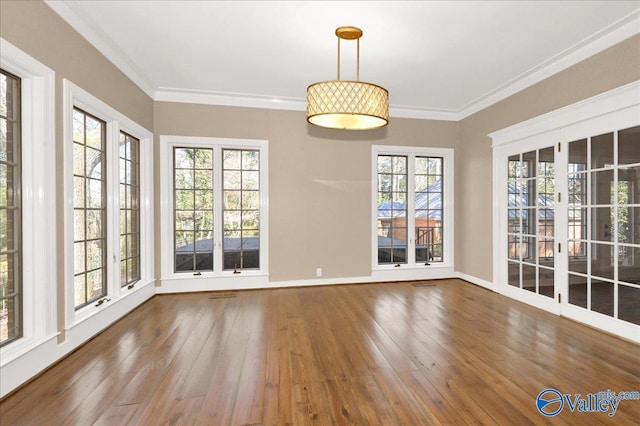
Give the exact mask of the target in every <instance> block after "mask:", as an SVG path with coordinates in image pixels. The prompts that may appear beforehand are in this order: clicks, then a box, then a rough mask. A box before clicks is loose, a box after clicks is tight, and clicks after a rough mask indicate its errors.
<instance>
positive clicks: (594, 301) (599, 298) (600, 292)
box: [591, 279, 614, 317]
mask: <svg viewBox="0 0 640 426" xmlns="http://www.w3.org/2000/svg"><path fill="white" fill-rule="evenodd" d="M613 292H614V284H613V283H612V282H608V281H600V280H596V279H592V280H591V310H592V311H595V312H600V313H601V314H605V315H608V316H610V317H612V316H613V296H614V294H613Z"/></svg>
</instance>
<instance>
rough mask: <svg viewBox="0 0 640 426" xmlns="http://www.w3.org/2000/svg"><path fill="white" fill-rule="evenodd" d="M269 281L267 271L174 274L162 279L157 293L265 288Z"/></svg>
mask: <svg viewBox="0 0 640 426" xmlns="http://www.w3.org/2000/svg"><path fill="white" fill-rule="evenodd" d="M268 283H269V274H268V273H267V272H265V271H242V272H241V273H239V274H234V273H233V271H224V272H218V273H203V274H202V275H193V273H192V272H190V273H185V274H172V275H170V276H167V277H164V278H162V279H161V280H160V286H159V287H157V288H156V293H186V292H193V291H219V290H246V289H252V288H264V287H265V286H266V285H267V284H268Z"/></svg>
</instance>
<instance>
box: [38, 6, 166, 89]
mask: <svg viewBox="0 0 640 426" xmlns="http://www.w3.org/2000/svg"><path fill="white" fill-rule="evenodd" d="M43 1H44V3H45V4H46V5H47V6H49V7H50V8H51V9H53V11H54V12H56V13H57V14H58V15H59V16H60V17H61V18H62V19H63V20H64V21H65V22H66V23H67V24H69V25H70V26H71V27H72V28H73V29H74V30H76V31H77V32H78V33H79V34H80V35H81V36H82V37H84V38H85V39H86V40H87V41H88V42H89V43H91V44H92V45H93V46H94V47H95V48H96V49H97V50H98V52H100V53H101V54H102V55H103V56H105V57H106V58H107V60H109V61H110V62H111V63H112V64H113V65H115V66H116V67H117V68H118V69H119V70H120V71H122V73H123V74H124V75H125V76H127V77H128V78H129V79H130V80H131V81H133V83H134V84H135V85H136V86H138V87H139V88H140V90H142V91H143V92H144V93H146V94H147V96H149V97H150V98H152V99H153V93H154V87H155V84H154V83H153V82H152V81H151V79H149V78H148V77H147V76H146V75H145V74H144V73H143V72H141V71H140V70H139V69H138V67H137V66H135V65H134V64H133V63H132V62H131V60H130V59H129V58H128V57H127V56H126V55H125V54H124V53H123V52H122V51H121V50H120V48H119V47H118V46H116V45H115V43H114V42H113V41H112V40H111V38H110V37H109V36H108V35H106V34H105V33H104V32H103V31H101V30H100V29H98V26H97V25H95V23H94V22H93V21H92V20H91V19H90V18H89V17H88V16H86V15H85V14H83V13H81V12H79V11H77V10H74V9H72V8H71V7H69V4H70V3H74V2H71V1H61V0H43Z"/></svg>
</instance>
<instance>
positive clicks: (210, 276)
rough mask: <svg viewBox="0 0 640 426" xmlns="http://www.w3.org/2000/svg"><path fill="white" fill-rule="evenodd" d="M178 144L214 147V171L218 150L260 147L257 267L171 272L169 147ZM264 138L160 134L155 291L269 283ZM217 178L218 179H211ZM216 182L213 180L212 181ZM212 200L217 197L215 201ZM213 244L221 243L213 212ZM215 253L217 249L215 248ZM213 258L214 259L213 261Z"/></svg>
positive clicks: (219, 162)
mask: <svg viewBox="0 0 640 426" xmlns="http://www.w3.org/2000/svg"><path fill="white" fill-rule="evenodd" d="M180 146H202V147H214V173H217V172H216V171H219V170H220V169H221V167H222V160H221V158H220V155H219V152H220V151H219V150H221V149H223V148H231V149H259V150H260V269H256V270H250V269H249V270H242V272H241V273H240V274H234V273H233V271H224V270H220V269H218V270H214V271H211V272H205V271H201V272H200V275H197V276H196V275H194V274H192V273H189V272H179V273H177V272H174V267H173V265H174V247H173V241H174V238H173V235H174V226H175V223H174V220H173V208H174V201H173V153H172V151H173V148H174V147H180ZM268 147H269V145H268V141H266V140H258V139H230V138H214V137H197V136H175V135H161V136H160V176H161V177H160V209H161V216H160V224H161V226H160V228H161V234H160V238H161V240H162V242H161V245H160V249H161V256H160V258H161V260H162V270H161V280H162V284H161V286H160V287H158V288H157V292H158V293H174V292H188V291H208V290H222V289H225V290H227V289H244V288H256V287H264V286H266V285H267V283H268V282H269V170H268V166H269V151H268ZM215 180H217V181H220V179H217V178H216V179H215ZM214 184H216V182H214ZM220 191H221V187H218V186H216V189H215V190H214V209H215V212H220V211H221V207H222V202H221V201H220V200H221V195H220ZM216 200H218V201H217V202H216ZM214 223H215V224H214V227H215V228H214V239H215V241H214V244H215V246H216V247H220V246H221V245H220V244H221V238H222V235H221V229H222V216H221V214H219V213H215V214H214ZM217 251H218V252H219V249H218V250H217ZM215 262H216V259H215V258H214V264H216V263H215Z"/></svg>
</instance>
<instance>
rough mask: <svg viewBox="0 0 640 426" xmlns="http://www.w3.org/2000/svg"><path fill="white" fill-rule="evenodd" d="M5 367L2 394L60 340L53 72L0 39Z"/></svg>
mask: <svg viewBox="0 0 640 426" xmlns="http://www.w3.org/2000/svg"><path fill="white" fill-rule="evenodd" d="M0 69H1V71H0V336H1V337H0V366H2V367H3V368H5V366H6V365H7V364H9V363H12V362H14V361H15V363H14V364H13V367H11V373H10V374H9V370H7V375H6V376H5V375H4V374H3V383H2V388H3V389H6V386H9V387H11V386H12V385H15V383H12V382H13V379H14V378H15V377H19V376H20V375H21V374H23V372H25V371H28V369H29V365H33V359H32V358H29V360H28V361H25V362H22V360H26V358H24V357H23V355H24V354H26V353H28V352H30V351H31V350H33V349H35V348H37V347H42V345H44V344H46V343H47V342H51V341H54V340H55V333H56V329H55V324H56V297H55V295H56V293H55V286H56V281H55V280H54V279H52V278H51V277H55V276H56V259H55V257H54V256H52V255H51V254H52V253H55V252H56V243H55V232H51V229H55V226H56V214H55V199H56V189H55V164H56V154H55V123H54V117H55V114H54V112H55V103H54V93H55V74H54V72H53V71H52V70H51V69H49V68H48V67H46V66H44V65H43V64H41V63H40V62H38V61H36V60H35V59H34V58H32V57H31V56H29V55H27V54H26V53H24V52H23V51H21V50H20V49H18V48H17V47H15V46H14V45H12V44H11V43H9V42H7V41H6V40H4V39H2V38H0Z"/></svg>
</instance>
